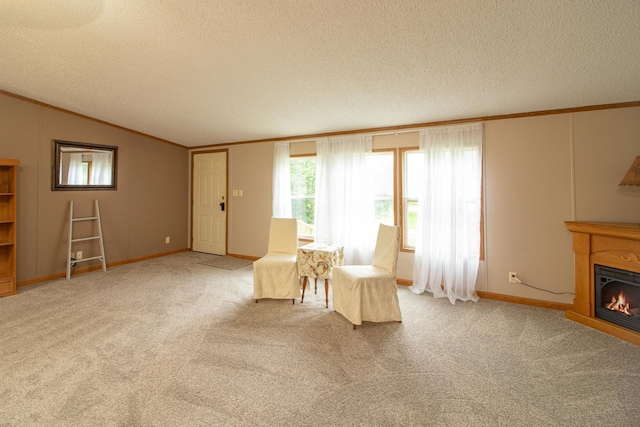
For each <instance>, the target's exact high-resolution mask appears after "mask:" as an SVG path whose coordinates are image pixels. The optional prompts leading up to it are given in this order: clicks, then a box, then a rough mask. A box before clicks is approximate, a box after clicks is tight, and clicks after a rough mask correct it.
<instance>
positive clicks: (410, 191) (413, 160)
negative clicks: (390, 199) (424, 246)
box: [400, 147, 484, 259]
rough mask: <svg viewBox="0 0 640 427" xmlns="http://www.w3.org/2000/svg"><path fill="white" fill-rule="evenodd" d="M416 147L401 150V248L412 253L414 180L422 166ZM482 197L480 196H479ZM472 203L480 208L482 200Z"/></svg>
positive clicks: (415, 202) (417, 183)
mask: <svg viewBox="0 0 640 427" xmlns="http://www.w3.org/2000/svg"><path fill="white" fill-rule="evenodd" d="M418 150H419V149H418V147H415V148H401V149H400V152H401V155H400V158H401V166H400V169H401V178H400V179H401V180H402V184H401V185H402V206H401V225H402V246H401V248H402V249H403V250H405V251H411V252H412V251H414V250H415V247H416V233H417V220H418V195H419V192H420V184H421V183H420V180H419V178H416V175H417V176H419V174H417V172H418V171H419V170H420V168H422V167H423V166H422V165H423V158H422V154H420V153H419V151H418ZM481 197H482V195H481ZM473 203H477V204H480V206H481V207H482V199H479V200H475V201H473ZM480 212H481V214H480V247H479V248H478V249H479V251H480V259H484V226H483V224H484V213H483V211H482V210H481V211H480Z"/></svg>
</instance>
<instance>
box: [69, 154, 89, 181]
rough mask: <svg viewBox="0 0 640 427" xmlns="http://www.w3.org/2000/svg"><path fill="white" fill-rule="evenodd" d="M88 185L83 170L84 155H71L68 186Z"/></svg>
mask: <svg viewBox="0 0 640 427" xmlns="http://www.w3.org/2000/svg"><path fill="white" fill-rule="evenodd" d="M86 183H87V182H86V181H85V177H84V171H83V168H82V154H70V155H69V172H68V173H67V185H82V184H86Z"/></svg>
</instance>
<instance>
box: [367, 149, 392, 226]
mask: <svg viewBox="0 0 640 427" xmlns="http://www.w3.org/2000/svg"><path fill="white" fill-rule="evenodd" d="M394 160H395V151H376V152H374V153H372V154H371V156H370V157H369V165H370V167H371V168H372V176H373V197H374V208H375V219H376V221H379V222H381V223H383V224H386V225H394V224H395V203H394V201H395V192H394V189H395V180H394V176H395V173H394V172H395V169H394V163H395V162H394Z"/></svg>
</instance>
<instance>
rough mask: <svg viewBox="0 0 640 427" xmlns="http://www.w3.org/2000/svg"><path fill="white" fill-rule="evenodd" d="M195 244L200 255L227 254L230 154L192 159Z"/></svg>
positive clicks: (193, 247) (223, 153)
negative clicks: (228, 161)
mask: <svg viewBox="0 0 640 427" xmlns="http://www.w3.org/2000/svg"><path fill="white" fill-rule="evenodd" d="M192 168H193V213H192V221H191V223H192V224H193V241H192V246H191V248H192V249H193V250H194V251H197V252H206V253H210V254H216V255H224V254H226V253H227V208H228V205H227V153H226V151H224V152H213V153H202V154H197V153H196V154H194V156H193V165H192Z"/></svg>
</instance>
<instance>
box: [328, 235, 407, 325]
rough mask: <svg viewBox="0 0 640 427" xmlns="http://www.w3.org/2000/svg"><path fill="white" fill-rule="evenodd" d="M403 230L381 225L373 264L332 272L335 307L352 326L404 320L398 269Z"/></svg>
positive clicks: (341, 268)
mask: <svg viewBox="0 0 640 427" xmlns="http://www.w3.org/2000/svg"><path fill="white" fill-rule="evenodd" d="M399 250H400V227H392V226H388V225H384V224H380V228H379V229H378V240H377V241H376V249H375V252H374V254H373V262H372V263H371V265H346V266H341V267H334V269H333V280H332V282H333V283H332V285H333V308H334V309H335V310H336V311H337V312H338V313H340V314H342V315H343V316H344V317H346V318H347V319H348V320H349V321H350V322H351V323H353V329H355V328H356V325H362V322H363V321H367V322H390V321H398V322H401V321H402V314H401V313H400V304H399V303H398V285H397V283H396V267H397V265H398V251H399Z"/></svg>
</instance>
